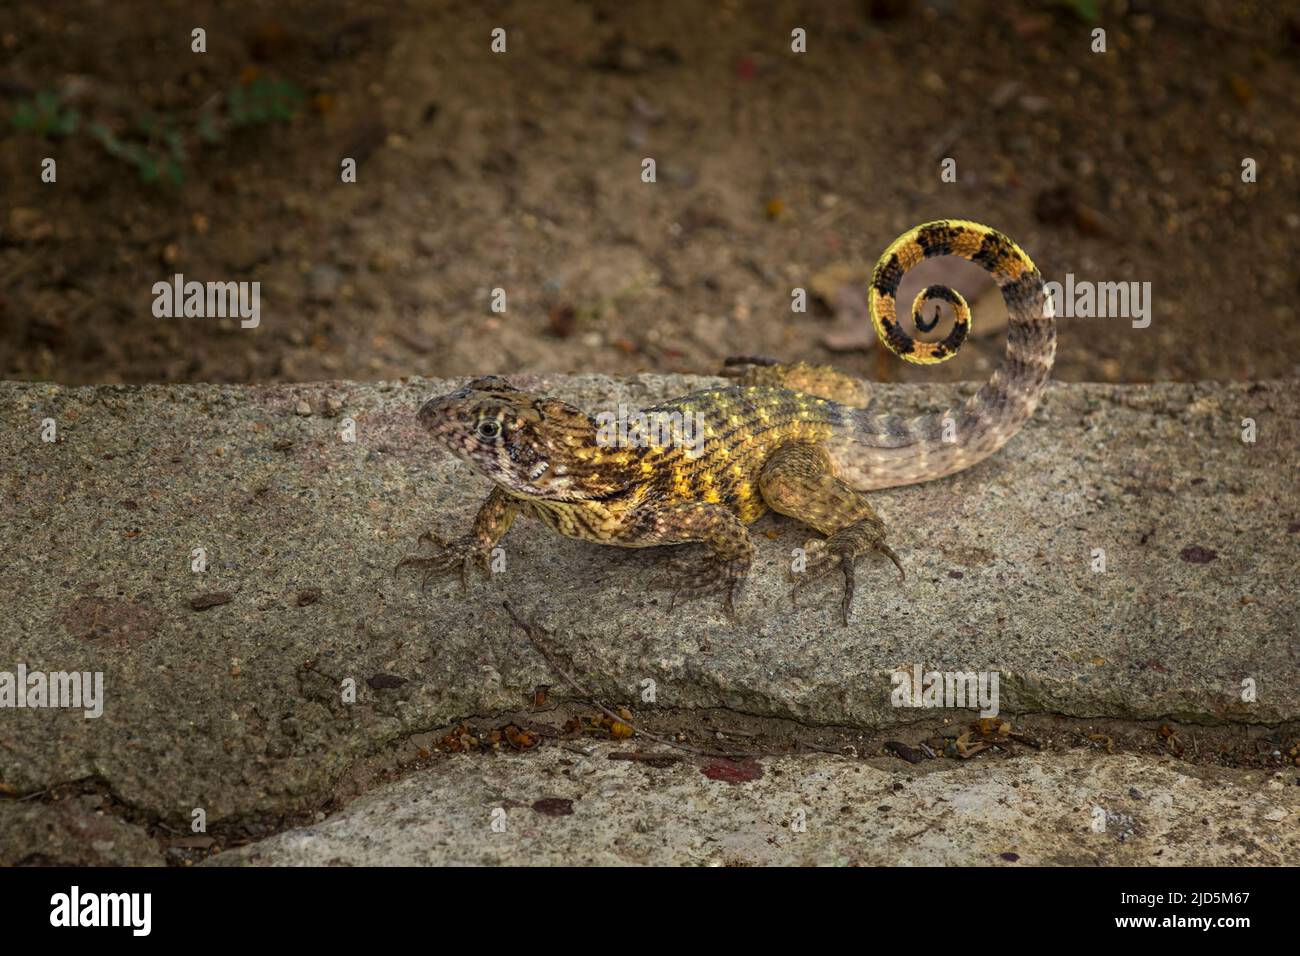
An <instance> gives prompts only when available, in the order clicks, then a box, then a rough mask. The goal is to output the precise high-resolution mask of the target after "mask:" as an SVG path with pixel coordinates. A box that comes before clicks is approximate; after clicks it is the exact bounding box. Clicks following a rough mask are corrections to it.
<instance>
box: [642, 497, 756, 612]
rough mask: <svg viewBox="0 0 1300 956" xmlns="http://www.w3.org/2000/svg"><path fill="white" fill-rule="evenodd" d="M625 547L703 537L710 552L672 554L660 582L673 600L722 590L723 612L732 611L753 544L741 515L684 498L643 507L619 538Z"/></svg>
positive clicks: (692, 540) (742, 582) (748, 563)
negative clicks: (699, 556) (694, 555)
mask: <svg viewBox="0 0 1300 956" xmlns="http://www.w3.org/2000/svg"><path fill="white" fill-rule="evenodd" d="M618 543H619V544H622V545H624V546H625V547H651V546H654V545H661V544H690V543H702V544H705V545H707V546H708V547H709V550H710V552H711V553H710V554H709V556H708V557H707V558H705V559H703V560H695V561H691V560H685V559H678V560H675V561H674V562H673V563H672V565H671V567H672V574H671V575H670V576H669V577H668V579H666V580H665V581H664V582H662V583H663V584H664V586H666V587H668V588H670V589H671V590H672V591H673V603H674V604H675V603H676V601H677V599H678V598H679V597H685V598H688V599H691V598H699V597H705V596H707V595H710V594H724V595H725V596H726V606H727V613H728V614H729V615H730V616H732V617H735V613H736V596H737V595H738V594H739V593H740V589H741V587H742V585H743V584H744V583H745V576H746V575H747V574H748V573H749V565H750V562H751V560H752V558H753V553H754V545H753V542H752V541H750V538H749V531H748V529H746V528H745V526H744V524H742V523H741V520H740V519H739V518H737V517H736V516H735V515H734V514H733V513H732V512H730V511H728V510H727V509H726V508H724V507H723V506H722V505H718V504H711V503H707V502H686V503H682V504H676V505H667V506H664V507H660V508H655V509H649V510H646V511H643V512H642V513H640V514H638V515H637V516H636V520H635V521H634V522H633V523H632V526H631V529H630V530H629V532H628V533H627V534H626V535H624V536H623V537H622V539H621V540H620V541H619V542H618Z"/></svg>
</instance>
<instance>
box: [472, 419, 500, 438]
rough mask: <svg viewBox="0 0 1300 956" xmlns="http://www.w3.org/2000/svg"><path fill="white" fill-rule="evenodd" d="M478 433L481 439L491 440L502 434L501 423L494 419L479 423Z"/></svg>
mask: <svg viewBox="0 0 1300 956" xmlns="http://www.w3.org/2000/svg"><path fill="white" fill-rule="evenodd" d="M476 431H477V432H478V434H479V437H480V438H487V439H489V440H491V439H493V438H496V437H497V436H498V435H500V434H501V423H500V422H498V421H496V420H494V419H491V418H488V419H485V420H484V421H481V422H479V423H478V428H477V429H476Z"/></svg>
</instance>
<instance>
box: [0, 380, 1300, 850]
mask: <svg viewBox="0 0 1300 956" xmlns="http://www.w3.org/2000/svg"><path fill="white" fill-rule="evenodd" d="M712 381H713V380H710V379H699V378H685V377H672V376H644V377H641V378H639V379H636V380H632V381H615V380H611V379H608V378H604V377H600V376H579V377H573V378H562V377H561V378H553V379H547V380H527V379H525V380H522V381H521V384H525V385H530V386H536V387H539V388H543V389H547V390H550V391H553V392H554V393H556V394H558V395H559V396H560V397H562V398H565V399H568V400H570V401H574V402H576V403H578V404H581V405H583V406H585V407H587V408H588V409H590V410H597V409H602V408H612V407H613V406H616V405H617V404H618V403H619V402H628V403H630V404H633V405H637V404H647V403H649V402H651V401H654V400H656V399H659V398H662V397H665V396H669V395H673V394H678V393H680V392H682V391H684V390H688V389H690V388H695V387H701V386H702V385H705V384H709V383H711V382H712ZM455 384H458V383H448V382H440V381H429V380H412V381H409V382H405V383H377V384H356V383H328V384H322V385H306V386H254V387H227V386H177V387H166V386H159V387H122V386H109V387H98V388H62V387H59V386H54V385H45V384H25V383H6V384H3V385H0V442H3V448H4V449H5V452H4V456H3V461H2V463H0V487H2V488H3V492H4V493H3V496H2V499H0V568H2V570H3V576H2V578H0V579H2V580H3V581H4V582H5V587H6V597H5V600H4V613H3V615H0V671H10V672H13V671H15V670H16V669H17V667H18V666H19V665H20V664H21V665H24V666H25V667H26V668H27V669H29V670H30V671H71V670H76V671H86V672H95V671H99V672H102V673H103V675H104V686H105V704H104V712H103V716H101V717H98V718H95V719H86V718H84V717H83V716H82V714H81V712H80V711H73V710H49V709H36V710H33V709H21V710H16V709H3V710H0V788H3V792H5V793H8V794H19V795H21V794H27V793H32V792H35V791H40V790H43V789H45V788H48V787H51V786H55V785H57V784H60V783H64V782H67V781H86V782H88V784H89V785H93V786H94V787H96V788H98V789H100V790H102V791H103V792H106V793H110V794H111V795H112V796H113V797H114V798H115V799H116V800H118V801H120V802H121V803H124V804H126V805H128V806H129V807H131V808H134V809H135V810H136V811H138V812H139V813H140V814H143V815H145V816H147V817H152V818H156V819H159V820H166V821H171V823H172V824H173V825H177V826H184V827H185V828H187V829H188V825H189V821H190V818H191V814H192V813H193V811H194V809H195V808H202V809H203V810H204V811H205V812H206V814H207V816H208V819H209V821H210V822H215V821H219V820H241V819H246V818H250V817H253V816H256V815H265V814H270V815H282V814H286V813H291V812H294V811H297V810H301V809H304V808H311V809H314V808H316V807H318V806H319V805H320V803H321V801H322V800H323V799H324V797H325V795H326V794H328V793H329V791H330V788H331V787H332V786H333V785H334V784H335V783H336V782H337V781H338V780H339V778H340V777H341V776H342V775H343V774H344V773H345V772H346V770H347V768H348V767H349V766H351V765H352V764H353V763H354V762H355V761H357V760H358V759H359V758H362V757H365V756H366V755H368V754H372V753H374V752H376V751H377V750H379V749H380V748H382V747H384V746H385V745H386V744H387V743H389V742H391V741H394V740H397V739H400V738H403V737H404V736H406V735H409V734H412V733H415V732H419V731H426V730H429V729H432V728H435V727H438V726H442V725H447V724H451V723H454V722H456V721H457V720H458V719H459V718H461V717H463V716H465V715H471V714H491V713H495V712H499V711H502V710H507V709H512V708H516V707H519V706H521V705H522V704H523V702H524V701H526V700H528V699H530V697H531V693H532V689H533V687H534V686H535V685H537V684H549V685H551V686H552V694H553V695H556V696H563V690H562V687H561V685H560V682H559V681H558V680H557V679H556V678H555V676H554V675H553V674H552V673H551V671H550V670H549V668H548V667H547V666H546V665H545V663H544V662H542V661H541V659H540V658H538V657H537V656H536V654H534V653H533V652H532V650H531V648H530V647H529V646H528V644H527V643H526V641H525V639H524V638H523V637H522V635H521V634H520V633H519V632H518V631H517V630H512V628H511V627H510V626H509V620H508V618H507V616H506V614H505V613H504V611H503V610H502V608H501V602H502V600H503V599H505V598H509V599H510V600H512V601H513V602H514V605H515V606H516V607H517V608H519V609H520V611H521V612H523V613H525V614H528V615H533V616H534V617H535V618H536V620H537V621H539V622H540V623H541V624H543V625H545V626H546V627H548V628H549V629H550V630H551V631H552V632H553V633H554V637H553V639H552V641H553V643H554V645H555V646H556V649H557V651H558V652H560V653H562V654H563V655H564V656H565V659H566V660H567V661H569V662H570V663H571V664H572V666H573V667H574V668H575V669H576V670H578V671H580V672H581V673H582V674H583V675H585V678H586V680H587V682H588V684H589V685H590V687H591V689H592V690H593V691H594V692H595V693H596V694H597V695H599V696H600V697H601V698H602V699H603V700H605V701H606V702H609V703H617V702H620V701H627V702H630V701H640V698H641V688H642V686H643V681H645V680H647V679H650V680H653V681H654V682H655V688H656V695H657V701H658V704H659V705H660V706H666V707H673V708H697V707H725V708H731V709H733V710H737V711H743V712H748V713H753V714H760V715H771V716H780V717H789V718H793V719H797V720H800V721H803V722H807V723H834V724H844V725H849V726H859V727H879V726H885V725H890V724H897V723H905V722H908V721H911V720H914V719H916V714H917V712H916V711H914V710H911V709H907V708H896V707H893V706H891V702H890V692H891V690H892V684H891V680H890V675H891V672H893V670H894V669H896V668H905V669H909V670H910V669H911V668H912V666H913V665H914V664H919V665H921V666H922V668H923V669H925V670H930V669H937V670H960V671H965V670H976V671H997V672H998V674H999V676H1000V706H1001V709H1002V711H1003V712H1005V713H1031V712H1054V713H1061V714H1068V715H1076V716H1098V715H1101V716H1111V717H1131V718H1157V717H1164V716H1169V717H1173V718H1176V719H1178V720H1182V721H1203V722H1238V721H1239V722H1252V723H1274V722H1279V721H1284V720H1289V719H1294V718H1297V717H1300V640H1297V621H1298V620H1300V607H1298V606H1297V597H1296V589H1295V570H1296V565H1297V545H1298V544H1300V513H1298V509H1300V504H1297V502H1300V493H1298V492H1300V474H1298V472H1297V467H1296V466H1297V457H1296V449H1297V448H1300V425H1298V424H1297V422H1300V385H1298V384H1297V383H1295V382H1264V383H1257V384H1240V385H1238V384H1196V385H1151V386H1127V387H1119V386H1101V385H1096V386H1090V385H1070V386H1055V387H1053V388H1052V390H1051V391H1050V393H1049V394H1048V396H1047V399H1046V401H1045V403H1044V406H1043V408H1042V409H1041V410H1040V411H1039V413H1038V415H1037V416H1036V417H1035V419H1034V421H1033V422H1032V423H1031V424H1030V425H1029V426H1028V427H1027V428H1026V429H1025V430H1024V431H1023V432H1022V433H1021V434H1020V435H1018V436H1017V437H1016V438H1015V439H1014V440H1013V441H1012V442H1011V444H1010V445H1008V446H1007V448H1005V449H1003V451H1002V452H1001V453H1000V454H998V455H997V456H995V457H994V458H993V459H990V460H989V461H987V462H985V463H983V464H981V465H979V466H977V467H976V468H973V469H971V470H970V471H968V472H966V473H964V474H961V475H957V476H954V477H952V478H949V479H945V480H943V481H940V482H935V483H931V484H929V485H924V486H918V487H913V488H904V489H896V490H892V491H886V492H880V493H879V494H878V495H877V498H878V502H879V503H878V509H877V510H878V511H879V513H880V514H881V515H882V517H883V518H884V520H885V521H886V522H887V524H888V525H889V526H890V528H891V529H892V536H893V537H892V540H893V542H894V546H895V548H896V550H897V551H898V553H899V555H900V557H901V558H902V560H903V563H904V565H905V566H906V567H907V568H908V571H909V577H908V580H907V581H906V582H905V583H903V584H901V585H899V584H897V583H895V575H894V572H893V570H892V568H891V567H890V566H888V565H887V564H883V563H873V562H871V561H865V562H863V565H862V567H861V570H860V571H859V593H858V598H857V602H856V606H855V615H854V620H853V622H852V624H851V626H849V627H848V628H841V627H840V626H838V622H837V616H836V613H835V603H836V597H835V596H833V595H831V594H830V593H829V592H826V593H824V594H823V595H822V597H823V600H820V601H818V602H816V603H813V604H810V606H806V607H801V608H799V609H797V610H796V609H792V608H791V605H790V600H789V596H788V585H787V584H786V582H785V569H786V567H787V563H788V561H789V556H790V553H791V549H792V548H795V547H797V546H799V545H800V544H801V543H802V542H803V540H804V537H805V535H804V534H803V533H802V532H800V531H798V530H797V529H795V528H794V527H793V526H792V525H791V524H790V523H788V522H784V521H781V522H778V521H776V520H774V519H770V518H767V519H763V521H762V522H760V524H759V525H757V526H756V530H757V531H758V532H759V538H758V549H757V556H756V562H755V567H754V573H753V576H752V579H751V582H750V584H749V587H748V590H747V592H746V594H745V595H744V596H743V598H742V600H741V602H740V608H739V611H740V613H739V619H738V621H737V622H734V623H733V622H731V621H729V620H727V618H726V617H725V616H724V615H723V614H722V613H721V612H720V608H719V607H718V605H717V604H715V603H712V602H709V603H698V604H692V605H688V606H686V607H683V608H679V609H677V610H675V611H673V612H672V613H668V612H667V610H666V608H667V599H666V595H664V594H663V593H662V592H656V591H654V590H651V589H650V587H649V585H650V583H651V582H652V581H653V580H654V579H655V578H657V577H658V576H659V575H660V573H661V572H662V570H663V564H662V562H663V558H662V557H659V556H656V554H654V553H651V552H642V551H623V550H619V549H610V548H599V547H596V546H593V545H588V544H584V543H580V542H574V541H568V540H564V539H561V538H558V537H555V536H554V535H552V534H550V533H549V532H548V531H546V530H545V529H544V528H542V527H541V526H540V525H538V524H535V523H528V522H522V523H520V524H519V525H518V526H517V527H516V529H515V530H513V531H512V532H511V533H510V535H509V536H508V537H507V539H506V542H505V546H506V570H505V572H503V573H501V574H497V575H494V576H493V577H492V578H491V579H489V580H482V579H479V580H476V581H475V582H474V583H473V585H472V587H471V588H470V590H469V592H468V593H467V594H466V593H462V591H461V590H460V587H459V585H458V584H457V583H456V582H454V581H451V580H447V581H438V582H435V583H433V584H432V585H431V586H430V588H429V589H428V591H421V588H420V581H419V578H418V575H416V574H415V573H412V572H409V571H408V572H404V573H402V574H396V575H395V574H394V573H393V566H394V564H395V563H396V562H397V561H398V560H399V559H400V558H401V557H403V556H404V555H406V554H408V553H410V552H411V551H412V550H413V547H414V542H415V538H416V536H417V535H418V534H419V533H420V532H421V531H423V530H425V529H427V528H430V527H434V528H437V529H438V530H439V531H441V532H443V533H456V532H459V531H461V530H463V529H465V528H466V527H467V526H468V523H469V521H470V519H471V517H472V515H473V512H474V510H475V508H476V506H477V504H478V502H479V500H480V499H481V498H482V496H483V495H484V494H485V493H486V492H487V490H488V484H487V483H486V482H485V481H484V480H482V479H479V478H477V477H475V476H473V475H471V474H469V473H467V472H466V471H465V470H464V469H463V468H461V467H460V466H458V465H456V464H455V463H453V462H451V461H450V460H448V459H446V458H444V457H443V456H442V455H441V454H439V453H437V452H434V451H433V450H432V448H431V446H430V443H429V442H428V440H427V439H426V437H425V436H424V434H423V433H422V431H421V429H420V428H419V427H418V425H417V423H416V421H415V418H414V411H415V409H416V408H417V407H418V404H419V403H420V402H421V400H422V399H423V398H425V397H427V396H429V395H431V394H434V393H438V392H441V391H444V390H447V389H449V388H451V387H453V386H454V385H455ZM959 390H960V389H957V388H953V387H944V386H936V387H880V388H878V389H877V392H876V394H877V397H878V398H879V399H880V400H881V401H882V402H883V403H884V404H885V405H886V406H887V407H889V408H891V409H895V410H899V411H907V410H914V409H918V410H924V409H938V408H942V407H944V406H945V405H946V404H947V403H948V402H949V401H950V400H951V399H952V398H953V396H954V394H955V393H956V392H957V391H959ZM1247 418H1249V419H1252V420H1253V421H1254V422H1255V425H1256V429H1257V435H1256V441H1254V442H1253V443H1247V442H1243V440H1242V421H1243V419H1247ZM46 419H52V420H53V422H54V424H55V427H56V428H57V438H58V441H56V442H53V443H46V442H43V441H42V427H43V422H44V421H45V420H46ZM349 419H350V420H352V421H354V422H355V424H356V441H355V442H346V441H344V440H342V439H341V437H340V435H341V433H342V432H343V431H344V428H345V425H346V421H347V420H349ZM199 548H201V549H204V552H205V554H206V559H207V561H208V569H207V570H206V571H205V572H203V573H195V572H194V571H193V570H191V563H192V561H193V560H194V558H193V554H194V553H195V549H199ZM1095 549H1104V551H1105V559H1106V570H1105V572H1104V573H1098V572H1096V571H1094V569H1093V565H1094V561H1095V558H1094V552H1095ZM348 679H351V680H353V681H355V684H356V687H357V699H356V702H355V703H346V702H345V701H344V699H343V697H342V687H343V685H344V682H345V681H346V680H348ZM1243 682H1249V683H1247V685H1246V686H1247V688H1250V687H1253V688H1254V699H1253V701H1249V700H1243ZM1246 696H1250V695H1249V694H1247V695H1246Z"/></svg>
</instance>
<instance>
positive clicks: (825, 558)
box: [790, 522, 907, 627]
mask: <svg viewBox="0 0 1300 956" xmlns="http://www.w3.org/2000/svg"><path fill="white" fill-rule="evenodd" d="M869 550H872V551H878V552H880V553H881V554H883V555H884V556H885V557H887V558H889V560H890V561H892V562H894V566H895V567H896V568H898V581H899V583H902V581H903V580H904V579H905V578H906V577H907V572H905V571H904V570H903V564H902V562H901V561H899V559H898V555H896V554H895V553H894V550H893V549H892V548H891V547H889V545H887V544H885V542H884V535H883V526H878V522H877V523H875V524H867V523H865V522H864V523H861V524H857V525H851V526H850V527H848V528H845V529H842V530H841V531H837V532H836V533H835V534H833V535H831V536H830V537H829V538H826V539H824V540H819V539H814V540H812V541H809V542H807V543H806V544H805V545H804V554H805V556H806V560H807V565H806V566H805V569H804V570H803V571H799V572H795V571H791V574H790V576H791V579H792V580H793V582H794V583H793V587H791V589H790V603H791V605H792V606H796V607H797V606H798V602H799V594H800V592H802V591H803V589H804V588H806V587H807V586H808V585H809V584H811V583H812V582H813V581H817V580H820V579H821V578H823V577H825V576H826V575H827V574H829V573H830V572H831V571H834V570H836V569H837V568H838V569H839V571H840V573H841V574H842V575H843V576H844V595H843V597H842V598H841V599H840V624H841V625H842V626H846V627H847V626H848V623H849V611H850V609H851V608H852V606H853V594H854V590H855V584H856V582H855V578H854V565H855V564H856V562H857V559H858V557H859V556H860V555H861V554H863V553H864V552H866V551H869Z"/></svg>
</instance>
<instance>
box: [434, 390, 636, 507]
mask: <svg viewBox="0 0 1300 956" xmlns="http://www.w3.org/2000/svg"><path fill="white" fill-rule="evenodd" d="M419 418H420V422H421V424H423V425H424V427H425V428H427V429H428V430H429V434H430V435H432V436H433V440H434V441H435V442H437V443H438V444H439V445H441V446H442V447H443V448H444V449H446V450H447V451H448V452H450V453H451V454H452V455H454V456H455V457H457V458H459V459H460V460H461V461H463V462H465V463H466V464H467V465H469V466H470V467H471V468H473V469H474V470H475V471H477V472H479V473H480V474H482V475H484V476H486V477H488V478H491V479H492V480H493V481H495V482H496V483H497V484H498V485H501V486H502V487H503V488H504V489H505V490H506V491H508V492H512V493H514V494H516V495H521V496H525V497H529V498H540V499H545V500H550V501H585V500H590V499H593V498H601V497H605V496H608V495H609V494H611V493H612V492H615V491H617V490H619V489H620V488H621V487H623V485H624V484H625V482H621V481H619V480H618V477H617V469H612V468H610V467H609V466H608V464H607V463H604V464H603V463H602V461H601V449H600V447H599V446H598V445H597V443H596V425H595V423H594V422H593V421H592V420H591V418H590V417H588V415H587V414H586V413H585V412H583V411H582V410H581V409H578V408H574V407H573V406H572V405H567V404H565V403H564V402H561V401H559V400H558V399H554V398H545V397H541V396H538V395H533V394H530V393H528V392H524V391H520V390H519V389H517V388H514V387H513V386H511V385H510V384H509V383H507V382H506V381H505V379H503V378H498V377H496V376H490V377H488V378H479V379H475V380H474V381H472V382H470V383H469V384H468V385H466V386H465V387H464V388H461V389H458V390H457V391H455V392H451V393H450V394H447V395H441V396H438V397H437V398H431V399H429V400H428V401H427V402H425V403H424V406H423V407H422V408H421V409H420V414H419Z"/></svg>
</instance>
